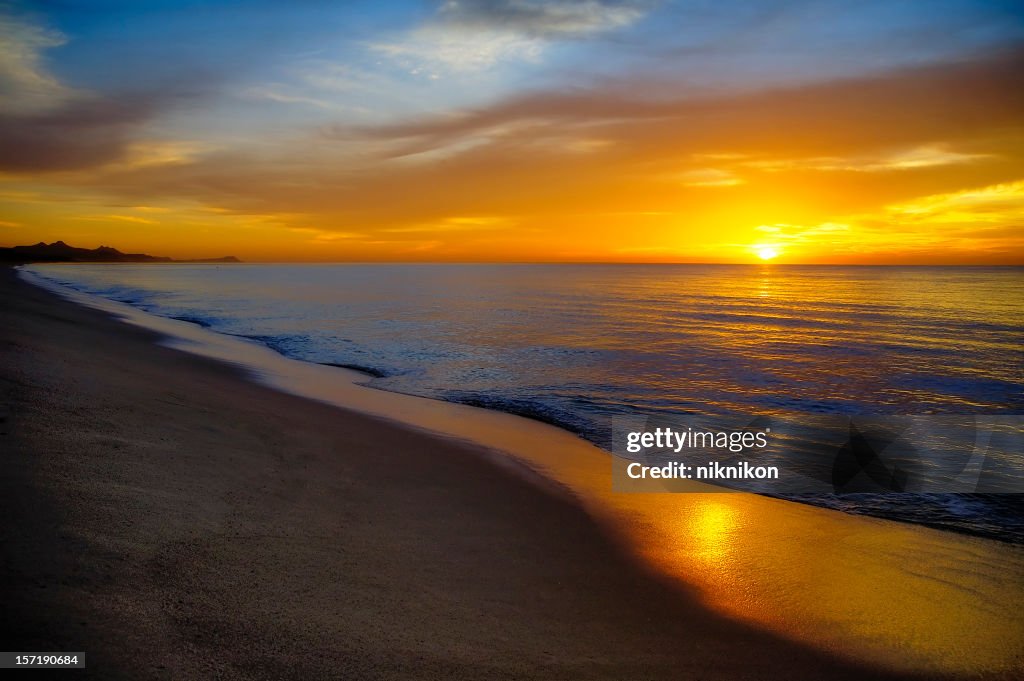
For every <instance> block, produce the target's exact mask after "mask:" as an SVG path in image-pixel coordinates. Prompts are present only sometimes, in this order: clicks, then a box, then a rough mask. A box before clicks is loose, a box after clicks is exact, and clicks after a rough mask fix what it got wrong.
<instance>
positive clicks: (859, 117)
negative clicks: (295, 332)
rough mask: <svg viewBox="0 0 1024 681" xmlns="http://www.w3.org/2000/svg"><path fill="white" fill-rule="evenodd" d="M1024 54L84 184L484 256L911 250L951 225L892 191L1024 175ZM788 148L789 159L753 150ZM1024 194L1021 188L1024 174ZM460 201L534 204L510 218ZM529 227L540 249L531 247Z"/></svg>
mask: <svg viewBox="0 0 1024 681" xmlns="http://www.w3.org/2000/svg"><path fill="white" fill-rule="evenodd" d="M1022 67H1024V53H1021V52H1009V53H1000V54H996V55H989V56H988V57H984V58H978V59H973V60H968V61H963V62H954V63H947V64H933V65H930V66H925V67H920V68H915V69H903V70H899V71H894V72H889V73H884V74H878V75H875V76H872V77H862V78H856V79H847V80H842V81H833V82H822V83H817V84H813V85H807V86H804V87H800V88H792V87H790V88H776V89H772V90H763V91H760V92H755V93H749V94H745V95H731V96H721V97H703V98H697V97H685V96H678V95H679V93H678V91H676V92H675V94H676V96H675V97H673V98H667V97H665V98H661V99H653V98H651V97H647V96H644V97H641V96H630V93H629V92H623V91H621V90H617V89H614V88H613V89H607V90H587V91H579V92H572V91H570V92H566V91H557V92H554V91H552V92H536V93H533V94H531V95H529V96H521V97H515V98H510V99H506V100H504V101H499V102H497V103H495V104H493V105H491V106H487V107H481V108H478V109H473V110H466V111H462V112H459V113H455V114H449V115H446V116H443V117H429V118H412V119H409V120H406V121H403V122H399V123H395V124H382V125H374V126H362V127H359V126H333V127H327V128H324V129H321V130H319V131H318V134H316V135H311V136H310V138H308V140H307V141H306V142H305V143H302V142H301V141H300V140H298V139H297V138H296V137H295V136H294V135H291V136H289V137H288V139H287V144H284V143H282V144H281V145H279V146H276V147H273V146H266V147H263V148H262V149H260V150H259V152H258V153H257V152H254V151H247V150H244V149H237V148H236V149H230V148H225V149H220V150H213V151H210V152H209V153H203V154H200V155H198V156H195V157H192V158H187V159H185V161H184V162H181V163H163V164H158V165H151V166H146V167H136V168H125V169H122V170H118V171H116V172H106V171H105V172H104V173H103V174H96V173H91V174H89V175H85V174H82V175H81V176H80V177H78V178H77V179H75V180H74V181H75V182H78V183H79V185H80V186H81V187H82V188H83V190H88V189H89V188H90V187H91V188H96V189H97V190H101V191H104V192H109V193H111V194H113V195H116V196H120V197H128V198H129V199H130V200H131V201H132V202H133V203H147V204H148V203H151V202H153V201H154V200H160V199H157V198H156V197H161V198H162V199H187V200H190V201H197V202H200V203H203V204H207V205H217V206H224V207H225V208H226V209H229V210H230V211H232V212H233V213H238V214H246V213H248V214H287V215H293V216H297V217H295V219H294V220H293V221H292V224H294V225H296V226H305V225H310V226H315V227H316V228H317V229H320V230H323V231H324V232H334V231H336V232H340V233H354V232H358V233H360V234H366V235H367V239H369V240H371V241H372V240H374V239H376V240H377V241H388V242H391V241H395V240H396V239H399V238H400V237H410V238H411V237H413V236H416V235H421V236H424V237H426V236H432V237H435V238H434V239H432V240H431V241H441V242H443V249H448V250H445V251H444V252H445V253H452V252H455V251H454V250H452V249H458V248H461V249H462V250H461V251H458V252H459V253H467V254H468V255H467V256H466V257H471V256H472V252H471V249H472V248H477V247H479V248H484V247H483V246H480V245H479V244H480V243H482V242H481V240H482V239H485V238H486V239H494V240H498V241H500V243H502V244H503V248H505V245H506V244H507V250H506V251H503V252H507V253H508V254H509V255H508V257H519V258H526V259H529V258H530V257H534V255H536V253H538V252H539V253H544V254H546V256H545V257H556V256H559V257H560V256H561V254H565V253H568V254H569V255H566V257H569V256H570V255H572V253H573V251H572V249H573V248H576V249H577V250H578V249H579V248H583V247H584V246H580V244H587V245H589V244H593V246H592V247H591V246H587V247H588V248H592V249H593V252H592V253H591V252H590V251H588V253H590V254H591V255H593V257H599V255H600V253H601V252H602V249H604V251H603V252H605V253H608V252H611V250H612V249H611V246H609V245H608V244H612V245H614V247H615V248H618V249H620V250H621V249H629V248H638V247H641V246H650V245H653V244H659V243H661V244H664V246H659V252H663V253H665V254H667V255H666V256H665V257H671V256H672V254H673V253H682V252H683V251H680V250H679V249H681V248H685V249H690V250H689V251H685V252H686V253H692V252H696V250H694V249H700V248H705V249H706V250H707V249H710V248H711V245H708V244H709V239H715V240H716V241H715V242H714V243H715V244H719V243H728V244H737V243H744V244H745V245H744V246H743V249H744V252H745V251H746V249H748V247H749V244H751V243H755V240H757V241H756V242H757V243H760V242H761V241H763V242H764V243H768V242H769V241H770V240H772V239H774V240H775V242H777V243H778V244H779V245H782V246H784V247H787V248H788V247H792V248H793V249H805V248H806V249H810V246H811V245H812V244H814V243H819V244H822V243H824V244H836V246H835V247H836V248H839V247H842V248H847V249H854V248H855V247H856V248H860V247H859V246H856V244H858V243H860V240H862V237H863V236H864V235H865V234H872V235H874V236H873V237H872V239H873V241H872V243H876V244H882V243H883V241H882V239H883V238H889V236H890V235H891V237H892V238H891V244H893V245H892V246H891V247H892V248H894V249H895V248H896V244H898V243H899V242H900V241H901V240H902V241H903V242H905V243H916V241H914V240H915V239H919V238H921V237H920V234H921V230H926V229H939V230H943V229H946V225H948V224H949V223H948V222H947V221H944V219H940V218H939V217H935V216H933V217H929V218H927V219H926V218H925V217H921V218H914V217H913V216H910V214H908V213H907V212H906V211H905V210H904V211H902V212H900V211H898V210H895V209H893V210H889V209H887V207H890V206H893V207H898V206H907V205H911V204H914V203H915V202H917V203H921V202H922V201H924V199H923V198H922V197H946V198H943V199H938V198H934V199H930V200H929V201H930V203H928V201H925V203H927V204H928V205H926V206H924V207H925V208H928V207H929V206H932V208H931V209H933V212H934V213H935V214H936V216H937V215H938V214H939V213H941V212H942V211H940V210H939V209H938V208H934V206H935V205H937V203H938V202H941V201H945V202H953V203H956V204H957V205H958V206H959V208H962V207H963V204H964V203H965V202H967V201H980V199H971V198H970V197H966V196H957V197H954V196H953V195H955V194H956V192H960V191H964V188H965V187H997V186H999V185H1000V183H1007V182H1013V181H1016V180H1018V179H1019V178H1021V177H1022V176H1024V123H1022V121H1024V96H1022V94H1021V93H1020V92H1019V89H1018V88H1016V87H1014V84H1015V83H1016V81H1017V74H1018V73H1019V72H1020V71H1021V69H1022ZM588 140H589V141H594V140H600V144H596V145H595V144H590V143H588V142H587V141H588ZM580 144H584V145H587V149H588V151H587V153H580V150H579V145H580ZM353 149H357V150H359V152H360V153H355V152H354V151H353ZM823 159H827V163H826V162H825V161H824V160H823ZM772 161H774V162H776V164H777V167H773V168H772V169H771V170H772V172H768V171H767V169H766V168H759V167H756V166H754V165H751V163H752V162H772ZM823 166H829V168H825V167H823ZM993 191H994V190H993ZM988 193H990V194H991V193H992V192H988ZM1010 194H1011V195H1012V196H1011V198H1010V199H1008V200H1009V201H1011V202H1014V201H1017V200H1018V199H1017V198H1013V197H1016V196H1017V189H1013V191H1012V192H1010ZM947 195H948V196H947ZM992 198H993V200H1002V199H999V197H997V196H993V197H992ZM978 205H979V206H980V205H981V204H980V203H978ZM641 212H642V213H643V215H641ZM974 213H975V214H976V215H978V216H979V219H978V220H977V221H975V223H976V224H975V226H978V225H983V226H990V227H995V226H1003V227H1005V226H1006V224H1007V223H1006V220H1009V219H1010V218H1011V217H1012V216H1011V212H1010V211H1001V212H1000V215H1001V217H999V216H995V217H993V218H992V219H991V220H990V219H989V218H988V216H994V215H995V214H994V213H993V212H992V211H990V210H988V208H985V210H984V211H983V210H981V209H978V210H974ZM945 214H946V215H947V217H948V215H949V213H948V212H947V213H945ZM452 216H515V218H514V220H512V221H510V223H509V224H508V225H505V224H500V225H499V224H497V223H495V224H485V223H480V224H469V223H467V222H466V221H465V220H461V221H453V220H452ZM646 216H649V217H646ZM911 222H915V224H916V225H918V226H916V227H915V226H913V225H911ZM1018 222H1019V221H1018ZM758 225H764V226H783V227H780V232H778V233H768V232H767V231H764V230H762V231H758V230H756V229H755V228H756V227H757V226H758ZM800 225H804V226H803V227H800ZM843 225H845V226H846V227H843V228H842V229H840V228H839V226H843ZM894 225H895V226H900V228H899V229H896V228H895V227H894ZM967 227H970V224H968V223H964V225H961V224H959V223H958V224H956V225H953V226H952V227H951V228H955V229H957V230H960V229H961V228H964V229H966V228H967ZM531 230H533V231H531ZM872 230H874V231H872ZM709 233H714V235H715V236H714V237H709V236H708V234H709ZM537 235H543V236H537ZM384 236H391V237H395V238H392V239H382V238H381V237H384ZM993 238H994V237H993ZM529 239H533V240H534V241H535V242H536V246H535V247H534V248H535V250H533V251H531V250H527V249H526V248H525V247H522V248H521V250H515V249H516V248H520V246H519V244H520V243H525V242H526V241H527V240H529ZM602 239H603V240H604V241H605V242H607V243H603V242H602ZM325 240H326V237H323V238H321V239H320V241H325ZM719 240H720V241H719ZM744 240H745V241H744ZM340 241H342V240H339V242H340ZM343 241H344V242H345V243H348V242H349V241H351V240H350V239H345V240H343ZM367 243H369V241H367ZM884 243H885V244H890V242H884ZM950 243H952V242H950ZM957 243H961V242H957ZM993 243H994V242H993ZM1008 243H1009V242H1008ZM844 244H845V245H844ZM378 245H379V244H378ZM712 245H714V244H712ZM352 247H353V248H355V246H352ZM380 247H381V248H385V246H383V245H380ZM870 247H871V245H870V243H867V242H866V243H865V245H864V248H870ZM889 247H890V245H886V248H889ZM439 248H441V247H439ZM487 248H492V247H491V246H487ZM730 248H732V246H730ZM993 248H994V246H993ZM443 249H442V250H443ZM439 252H440V251H439ZM621 252H625V251H621ZM716 252H717V253H719V255H717V256H716V255H715V253H716ZM716 252H712V251H710V250H709V251H708V255H707V257H708V258H716V257H721V254H720V251H716ZM807 252H808V253H810V252H811V251H810V250H807ZM851 252H852V251H851ZM860 252H861V251H858V253H860ZM477 255H478V256H479V254H477ZM572 257H576V256H572ZM580 257H583V256H580ZM588 257H589V256H588ZM651 257H654V256H651ZM744 257H746V256H744ZM851 257H852V256H851ZM858 257H859V256H858ZM893 257H894V258H896V257H897V256H893ZM922 257H923V256H922ZM929 257H931V256H929ZM936 257H937V256H936ZM965 257H966V256H965ZM1000 257H1001V256H1000Z"/></svg>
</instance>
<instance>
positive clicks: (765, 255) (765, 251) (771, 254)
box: [757, 246, 779, 260]
mask: <svg viewBox="0 0 1024 681" xmlns="http://www.w3.org/2000/svg"><path fill="white" fill-rule="evenodd" d="M778 255H779V251H778V250H777V249H775V248H772V247H771V246H758V247H757V257H759V258H761V260H772V259H774V258H775V257H777V256H778Z"/></svg>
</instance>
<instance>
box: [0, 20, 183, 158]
mask: <svg viewBox="0 0 1024 681" xmlns="http://www.w3.org/2000/svg"><path fill="white" fill-rule="evenodd" d="M62 44H64V38H63V36H62V35H61V34H59V33H56V32H54V31H50V30H47V29H45V28H42V27H39V26H36V25H34V24H30V23H27V22H26V21H24V20H22V19H19V18H16V17H12V16H9V15H3V14H0V171H7V172H13V173H28V172H37V171H64V170H80V169H85V168H94V167H96V166H100V165H103V164H107V163H111V162H113V161H118V160H122V159H123V160H125V161H126V162H128V163H129V164H130V165H145V164H149V163H164V162H174V161H180V160H181V159H182V158H184V157H185V156H186V155H187V154H186V153H185V151H186V148H185V147H186V146H187V143H176V142H146V141H140V140H138V139H137V138H138V137H139V133H140V130H141V129H142V128H143V127H144V126H145V124H146V123H148V122H150V121H151V120H153V119H154V118H155V117H157V116H158V115H160V114H162V113H163V112H164V111H165V110H166V109H167V108H168V107H169V106H170V105H171V104H172V103H173V102H174V101H175V100H179V99H182V98H187V97H191V96H193V95H194V93H195V88H196V87H197V85H196V83H194V82H190V83H188V85H187V86H184V87H175V86H174V85H173V84H166V83H164V84H161V86H160V87H159V89H158V88H157V87H156V86H154V87H153V89H152V90H151V91H145V92H123V93H117V94H103V93H96V92H89V91H85V90H81V89H76V88H72V87H69V86H67V85H65V84H64V83H61V82H60V81H59V80H58V79H57V78H56V77H55V76H53V75H52V74H50V73H49V72H48V71H46V70H45V68H44V67H43V58H42V54H43V52H44V51H45V50H47V49H50V48H53V47H57V46H59V45H62Z"/></svg>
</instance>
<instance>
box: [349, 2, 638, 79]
mask: <svg viewBox="0 0 1024 681" xmlns="http://www.w3.org/2000/svg"><path fill="white" fill-rule="evenodd" d="M646 9H648V8H647V7H646V3H643V4H641V3H636V2H607V1H599V0H549V1H540V0H499V1H498V2H486V1H481V0H448V1H447V2H445V3H444V4H442V5H441V8H440V10H439V11H438V13H437V15H436V17H435V18H434V19H433V20H431V21H430V22H429V23H427V24H424V25H422V26H419V27H417V28H415V29H413V30H411V31H409V32H407V33H405V34H404V35H400V36H396V37H395V38H394V39H393V40H385V41H377V42H373V43H371V44H370V45H369V49H370V50H371V51H372V52H374V53H377V54H379V55H382V56H384V57H387V58H389V59H391V60H393V61H394V62H395V63H396V64H397V65H399V66H400V67H401V68H402V69H404V70H405V71H407V72H409V73H411V74H413V75H425V76H427V77H430V78H434V79H436V78H440V77H441V76H442V75H443V74H445V73H451V72H454V73H466V72H477V71H484V70H487V69H490V68H492V67H494V66H495V65H497V64H499V63H503V62H507V61H520V62H532V63H537V62H539V61H540V59H541V57H542V55H543V54H544V52H545V50H546V49H547V47H548V46H549V45H550V44H551V43H553V42H556V41H569V40H578V39H582V38H587V37H590V36H593V35H596V34H599V33H603V32H606V31H611V30H614V29H618V28H623V27H625V26H629V25H630V24H632V23H634V22H636V21H637V20H638V19H640V18H641V17H642V16H643V15H644V13H645V10H646Z"/></svg>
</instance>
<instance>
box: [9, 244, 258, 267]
mask: <svg viewBox="0 0 1024 681" xmlns="http://www.w3.org/2000/svg"><path fill="white" fill-rule="evenodd" d="M0 262H19V263H27V262H241V261H240V260H239V259H238V258H236V257H235V256H233V255H226V256H224V257H222V258H205V259H197V260H175V259H173V258H168V257H166V256H160V255H148V254H146V253H122V252H121V251H119V250H117V249H116V248H113V247H111V246H100V247H99V248H93V249H88V248H76V247H75V246H69V245H68V244H66V243H64V242H63V241H54V242H53V243H52V244H48V243H44V242H42V241H40V242H39V243H37V244H32V245H31V246H12V247H10V248H0Z"/></svg>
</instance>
